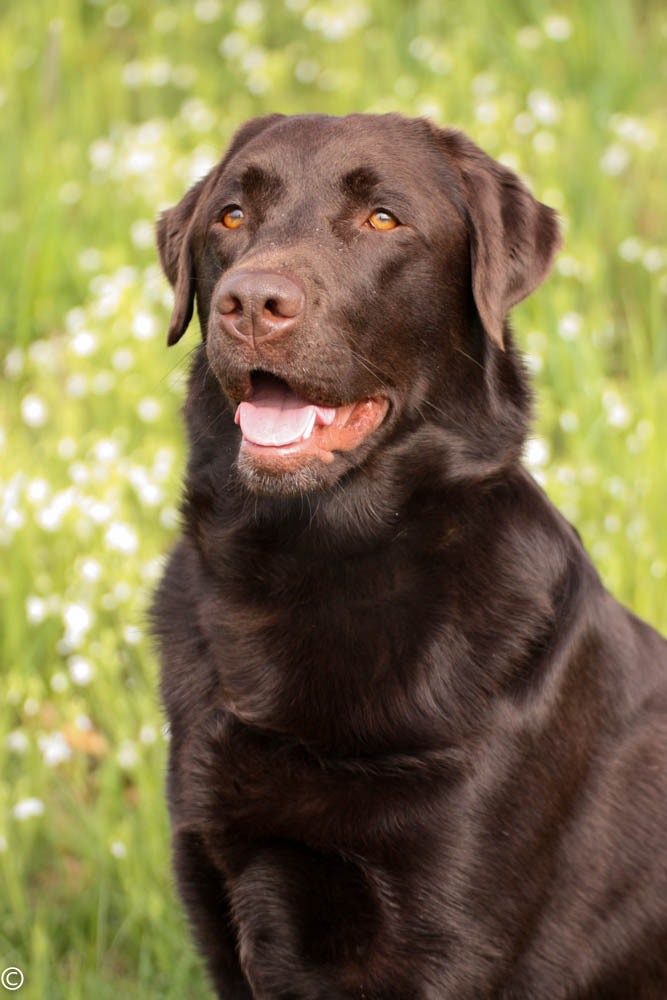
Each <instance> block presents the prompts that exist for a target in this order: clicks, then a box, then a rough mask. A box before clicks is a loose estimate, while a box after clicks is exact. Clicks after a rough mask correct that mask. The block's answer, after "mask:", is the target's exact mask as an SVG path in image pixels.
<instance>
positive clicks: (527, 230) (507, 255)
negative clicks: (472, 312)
mask: <svg viewBox="0 0 667 1000" xmlns="http://www.w3.org/2000/svg"><path fill="white" fill-rule="evenodd" d="M440 135H441V138H442V140H444V143H445V147H446V149H447V151H448V152H449V154H450V156H451V158H452V160H453V161H454V164H455V166H456V167H457V168H458V171H459V175H460V177H461V180H462V183H463V189H464V198H465V208H466V214H467V216H468V223H469V227H470V256H471V265H472V291H473V296H474V299H475V305H476V306H477V312H478V313H479V316H480V319H481V321H482V323H483V325H484V329H485V330H486V332H487V334H488V335H489V337H490V338H491V340H492V341H493V342H494V343H495V344H497V345H498V347H500V348H501V349H504V342H503V326H504V323H505V318H506V316H507V313H508V312H509V310H510V309H511V308H512V306H514V305H516V304H517V302H521V300H522V299H525V298H526V296H527V295H530V293H531V292H532V291H533V290H534V289H535V288H537V286H538V285H539V284H540V283H541V282H542V281H543V280H544V279H545V278H546V276H547V274H548V273H549V271H550V270H551V267H552V264H553V260H554V257H555V256H556V253H557V251H558V250H559V249H560V246H561V235H560V230H559V228H558V221H557V216H556V213H555V211H554V210H553V209H552V208H549V207H548V206H547V205H543V204H542V203H541V202H539V201H537V200H536V199H535V198H533V196H532V194H531V193H530V191H528V189H527V188H526V187H525V185H524V184H523V183H522V182H521V181H520V180H519V178H518V177H517V176H516V174H514V173H513V172H512V171H511V170H508V169H507V168H506V167H503V166H502V165H501V164H500V163H498V162H497V161H496V160H492V159H491V157H490V156H487V155H486V153H484V152H482V150H481V149H479V147H477V146H476V145H475V144H474V143H473V142H471V141H470V139H468V138H467V136H465V135H463V133H461V132H457V131H455V130H452V129H444V130H442V131H441V133H440Z"/></svg>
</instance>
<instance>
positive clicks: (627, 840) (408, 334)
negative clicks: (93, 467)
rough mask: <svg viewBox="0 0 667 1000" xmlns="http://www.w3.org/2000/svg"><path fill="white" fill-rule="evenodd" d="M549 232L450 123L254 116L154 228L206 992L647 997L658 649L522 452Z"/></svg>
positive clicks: (384, 999) (175, 686) (385, 999)
mask: <svg viewBox="0 0 667 1000" xmlns="http://www.w3.org/2000/svg"><path fill="white" fill-rule="evenodd" d="M559 242H560V239H559V233H558V226H557V222H556V218H555V216H554V213H553V211H552V210H551V209H549V208H547V207H545V206H544V205H541V204H539V203H538V202H537V201H535V199H534V198H533V197H532V196H531V195H530V193H529V192H528V191H527V189H526V188H525V187H524V185H523V184H522V183H521V182H520V180H519V179H518V178H517V177H516V176H515V175H514V174H513V173H512V172H511V171H509V170H507V169H505V168H504V167H503V166H501V165H500V164H498V163H496V162H494V161H493V160H491V159H490V158H489V157H488V156H486V155H485V154H484V153H483V152H482V151H481V150H480V149H478V148H477V147H476V146H475V145H473V143H472V142H470V141H469V140H468V139H467V138H466V137H465V136H464V135H462V134H461V133H460V132H456V131H452V130H449V129H439V128H436V127H435V126H434V125H433V124H431V123H430V122H428V121H425V120H409V119H405V118H402V117H400V116H398V115H384V116H375V115H350V116H348V117H345V118H333V117H327V116H325V115H303V116H298V117H283V116H282V115H269V116H268V117H265V118H260V119H256V120H254V121H250V122H248V123H247V124H246V125H245V126H243V128H241V130H240V131H239V132H238V133H237V134H236V136H235V137H234V139H233V141H232V143H231V146H230V147H229V149H228V151H227V153H226V155H225V156H224V158H223V159H222V161H221V162H220V163H219V164H218V165H217V166H216V167H214V168H213V170H211V172H210V173H209V174H208V176H206V177H205V178H203V180H201V181H199V183H198V184H196V185H195V186H194V187H193V188H192V189H191V190H190V191H189V192H188V193H187V194H186V195H185V197H184V198H183V200H182V201H181V202H180V203H179V204H178V205H177V206H176V207H175V208H172V209H170V210H169V211H167V212H165V213H164V214H163V215H162V217H161V219H160V221H159V224H158V244H159V250H160V255H161V259H162V264H163V266H164V270H165V272H166V274H167V277H168V278H169V280H170V282H171V283H172V285H173V286H174V290H175V303H174V311H173V316H172V318H171V324H170V327H169V343H174V342H175V341H176V340H178V339H179V337H181V336H182V334H183V333H184V332H185V329H186V327H187V326H188V322H189V320H190V318H191V315H192V312H193V307H194V303H195V301H196V304H197V311H198V315H199V322H200V325H201V330H202V333H203V343H202V344H201V346H200V347H199V348H198V350H197V351H196V353H195V356H194V363H193V365H192V372H191V377H190V385H189V393H188V398H187V403H186V406H185V414H186V418H187V426H188V433H189V442H190V458H189V463H188V469H187V476H186V485H185V497H184V501H183V532H182V536H181V539H180V541H179V542H178V543H177V545H176V547H175V548H174V550H173V552H172V554H171V557H170V559H169V563H168V565H167V569H166V572H165V575H164V578H163V580H162V583H161V586H160V587H159V590H158V593H157V596H156V599H155V603H154V608H153V615H154V621H155V630H156V633H157V636H158V639H159V645H160V649H161V656H162V664H163V681H162V691H163V697H164V702H165V705H166V710H167V714H168V718H169V722H170V724H171V733H172V740H171V752H170V766H169V777H168V794H169V805H170V812H171V820H172V828H173V847H174V856H175V870H176V874H177V878H178V883H179V887H180V891H181V894H182V897H183V900H184V902H185V905H186V907H187V910H188V913H189V916H190V919H191V921H192V924H193V927H194V931H195V934H196V937H197V939H198V943H199V946H200V948H201V951H202V952H203V954H204V956H205V958H206V961H207V963H208V968H209V971H210V975H211V978H212V980H213V983H214V984H215V989H216V990H217V995H218V996H219V997H220V998H224V1000H247V998H256V1000H352V998H356V1000H483V998H496V1000H501V998H502V1000H584V998H586V1000H665V997H667V834H666V821H667V810H666V808H665V801H666V793H667V768H666V764H667V749H666V747H667V724H666V720H665V714H664V710H665V703H666V700H667V699H666V693H667V643H665V641H664V640H663V639H662V638H660V636H659V635H658V634H657V633H656V632H654V631H653V630H652V629H651V628H649V626H648V625H645V624H644V623H643V622H641V621H639V620H638V619H637V618H635V617H634V616H633V615H632V614H631V613H630V612H629V611H627V610H625V609H624V608H623V607H621V606H620V605H619V604H617V603H616V602H615V601H614V600H613V598H612V597H610V595H609V594H608V593H607V592H606V591H605V590H604V588H603V586H602V584H601V583H600V580H599V578H598V576H597V575H596V572H595V570H594V568H593V566H592V565H591V563H590V561H589V559H588V557H587V556H586V554H585V552H584V551H583V549H582V546H581V544H580V541H579V538H578V536H577V534H576V532H575V531H574V529H573V528H571V527H570V526H569V525H568V524H567V523H566V521H565V520H564V519H563V518H562V517H561V516H560V514H559V513H558V512H557V511H556V510H555V509H554V507H553V506H552V505H551V504H550V502H549V501H548V500H547V498H546V497H545V496H544V494H543V493H542V491H541V490H540V488H539V486H538V485H537V484H536V483H535V482H534V480H533V479H532V478H531V477H530V475H528V474H527V473H526V471H525V470H524V469H523V467H522V465H521V460H520V456H521V449H522V443H523V440H524V436H525V433H526V428H527V424H528V419H529V414H530V393H529V389H528V388H527V385H526V379H525V375H524V371H523V368H522V365H521V360H520V358H519V356H518V355H517V352H516V350H515V348H514V346H513V344H512V336H511V331H510V330H509V328H508V325H507V313H508V310H509V309H510V307H511V306H513V305H514V304H515V303H517V302H519V301H520V300H521V299H523V298H524V297H525V296H526V295H528V294H529V292H531V291H532V290H533V289H534V288H535V287H536V286H537V285H538V284H539V283H540V282H541V281H542V279H543V278H544V277H545V276H546V274H547V273H548V271H549V269H550V267H551V264H552V260H553V258H554V254H555V253H556V251H557V249H558V247H559Z"/></svg>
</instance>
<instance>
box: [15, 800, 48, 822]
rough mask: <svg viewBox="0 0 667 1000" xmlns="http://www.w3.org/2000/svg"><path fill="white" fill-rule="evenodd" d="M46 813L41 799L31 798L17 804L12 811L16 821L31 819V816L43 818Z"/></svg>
mask: <svg viewBox="0 0 667 1000" xmlns="http://www.w3.org/2000/svg"><path fill="white" fill-rule="evenodd" d="M43 812H44V803H43V802H42V801H41V799H36V798H30V799H22V800H21V801H20V802H17V803H16V805H15V806H14V808H13V809H12V813H13V815H14V816H15V817H16V819H21V820H23V819H30V817H31V816H41V815H42V814H43Z"/></svg>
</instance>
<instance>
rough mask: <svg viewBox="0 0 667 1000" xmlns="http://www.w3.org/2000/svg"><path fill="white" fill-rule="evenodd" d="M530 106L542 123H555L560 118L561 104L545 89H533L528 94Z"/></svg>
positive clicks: (535, 116)
mask: <svg viewBox="0 0 667 1000" xmlns="http://www.w3.org/2000/svg"><path fill="white" fill-rule="evenodd" d="M528 107H529V108H530V111H531V112H532V114H533V117H534V118H536V119H537V121H538V122H541V123H542V125H555V123H556V122H557V121H558V119H559V118H560V108H559V106H558V105H557V104H556V102H555V101H554V99H553V97H551V95H550V94H547V92H546V91H545V90H531V92H530V93H529V94H528Z"/></svg>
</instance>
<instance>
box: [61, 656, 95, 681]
mask: <svg viewBox="0 0 667 1000" xmlns="http://www.w3.org/2000/svg"><path fill="white" fill-rule="evenodd" d="M67 667H68V669H69V675H70V677H71V678H72V681H73V683H74V684H78V685H79V686H80V687H85V686H86V685H87V684H90V682H91V681H92V679H93V677H94V676H95V671H94V670H93V666H92V664H91V662H90V660H87V659H86V658H85V656H70V658H69V660H68V661H67Z"/></svg>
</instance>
